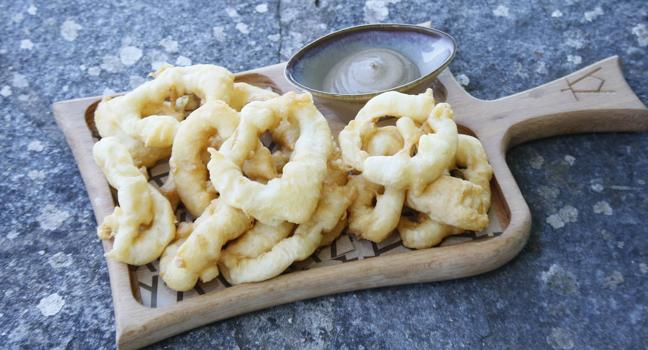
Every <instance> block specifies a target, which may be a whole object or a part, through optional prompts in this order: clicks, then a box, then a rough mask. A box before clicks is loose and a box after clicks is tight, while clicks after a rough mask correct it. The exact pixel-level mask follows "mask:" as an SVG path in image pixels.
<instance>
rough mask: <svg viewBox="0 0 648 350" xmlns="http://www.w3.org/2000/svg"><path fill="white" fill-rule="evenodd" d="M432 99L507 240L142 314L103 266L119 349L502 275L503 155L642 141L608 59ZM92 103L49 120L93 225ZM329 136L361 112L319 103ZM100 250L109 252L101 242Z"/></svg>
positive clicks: (642, 118)
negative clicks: (473, 165) (307, 306)
mask: <svg viewBox="0 0 648 350" xmlns="http://www.w3.org/2000/svg"><path fill="white" fill-rule="evenodd" d="M283 67H284V64H278V65H273V66H269V67H264V68H261V69H257V70H253V71H249V72H244V73H240V74H238V77H237V79H238V80H241V81H247V82H250V83H252V84H260V85H263V86H267V85H271V86H272V87H273V89H275V90H276V91H278V92H286V91H290V90H293V87H292V86H291V85H290V84H289V83H288V82H287V81H286V79H285V78H284V76H283ZM433 86H434V88H435V97H437V99H439V100H447V102H449V103H450V104H452V106H453V109H454V110H455V115H456V119H457V123H458V124H460V125H461V126H462V127H464V128H466V129H468V130H469V131H470V132H471V133H473V134H474V135H476V136H477V137H478V138H479V139H480V140H481V141H482V143H483V144H484V147H485V149H486V152H487V153H488V156H489V160H490V162H491V164H492V166H493V169H494V180H493V189H494V191H493V196H494V198H493V202H494V206H499V207H500V210H501V212H502V213H503V214H502V221H503V226H504V227H505V230H504V232H503V233H502V234H501V235H500V236H497V237H495V238H492V239H488V240H484V241H475V242H469V243H464V244H460V245H453V246H446V247H437V248H431V249H424V250H419V251H412V252H408V253H402V254H396V255H388V256H379V257H374V258H371V259H365V260H361V261H355V262H349V263H345V264H340V265H335V266H328V267H321V268H317V269H313V270H307V271H299V272H293V273H289V274H286V275H281V276H279V277H276V278H274V279H271V280H269V281H265V282H261V283H253V284H243V285H238V286H233V287H230V288H227V289H225V290H222V291H218V292H215V293H211V294H205V295H201V296H199V297H196V298H192V299H187V300H184V301H182V302H181V303H178V304H175V305H172V306H170V307H166V308H160V309H154V308H148V307H145V306H143V305H142V304H140V303H139V302H138V300H137V297H138V290H137V288H136V283H133V281H135V279H134V278H133V276H131V275H130V272H129V269H128V266H126V265H125V264H122V263H119V262H115V261H113V260H107V264H108V273H109V275H110V283H111V289H112V295H113V302H114V305H115V319H116V330H117V345H118V347H119V348H122V349H133V348H138V347H142V346H145V345H147V344H151V343H153V342H156V341H158V340H161V339H164V338H166V337H169V336H172V335H175V334H178V333H181V332H184V331H186V330H189V329H192V328H194V327H198V326H200V325H204V324H206V323H210V322H214V321H217V320H222V319H225V318H228V317H232V316H235V315H239V314H243V313H246V312H250V311H254V310H259V309H262V308H266V307H270V306H273V305H278V304H283V303H288V302H292V301H296V300H301V299H307V298H313V297H317V296H321V295H326V294H332V293H341V292H346V291H352V290H358V289H366V288H375V287H381V286H390V285H397V284H405V283H416V282H430V281H439V280H447V279H453V278H461V277H466V276H472V275H476V274H480V273H483V272H487V271H490V270H493V269H496V268H498V267H499V266H502V265H503V264H505V263H506V262H508V261H509V260H511V259H512V258H513V257H515V256H516V255H517V253H518V252H519V251H520V250H521V249H522V247H523V246H524V244H525V243H526V241H527V238H528V235H529V229H530V224H531V215H530V212H529V208H528V206H527V204H526V202H525V201H524V198H523V197H522V194H521V192H520V190H519V188H518V186H517V184H516V182H515V179H514V178H513V176H512V174H511V171H510V170H509V168H508V166H507V164H506V158H505V156H506V150H507V149H508V148H509V147H511V146H513V145H515V144H518V143H521V142H525V141H528V140H533V139H537V138H542V137H547V136H553V135H560V134H571V133H578V132H605V131H647V130H648V110H647V109H646V107H645V106H644V105H643V104H642V103H641V101H640V100H639V99H638V98H637V97H636V96H635V94H634V93H633V92H632V90H631V89H630V88H629V86H628V85H627V83H626V82H625V79H624V78H623V75H622V72H621V70H620V67H619V61H618V58H617V57H610V58H608V59H606V60H603V61H600V62H597V63H595V64H593V65H591V66H589V67H586V68H583V69H581V70H579V71H578V72H575V73H573V74H570V75H569V76H567V77H564V78H561V79H558V80H556V81H553V82H550V83H548V84H545V85H542V86H540V87H537V88H534V89H531V90H528V91H525V92H521V93H518V94H515V95H512V96H508V97H504V98H501V99H498V100H492V101H484V100H479V99H476V98H474V97H472V96H470V95H469V94H468V93H466V92H465V91H464V90H463V89H462V88H461V86H460V85H459V84H458V83H457V82H456V80H455V79H454V77H453V76H452V73H451V72H450V71H449V70H447V69H446V70H445V71H444V72H443V73H442V74H441V75H440V76H439V78H438V80H437V81H435V83H434V85H433ZM98 100H99V98H98V97H91V98H84V99H77V100H71V101H63V102H58V103H55V104H54V106H53V110H54V115H55V117H56V120H57V123H58V124H59V126H60V128H61V130H63V132H64V134H65V136H66V139H67V141H68V143H69V145H70V148H71V149H72V152H73V154H74V157H75V159H76V162H77V164H78V166H79V169H80V171H81V175H82V177H83V181H84V183H85V185H86V188H87V190H88V194H89V197H90V200H91V203H92V207H93V209H94V212H95V217H96V219H97V221H98V222H101V221H102V220H103V218H104V217H105V216H106V215H108V214H110V212H112V210H113V206H114V204H113V198H112V196H111V192H110V189H109V186H108V183H107V182H106V180H105V179H104V176H103V174H102V173H101V171H100V170H99V168H98V167H97V166H96V165H95V164H94V161H93V159H92V145H93V139H92V134H91V130H90V129H89V127H88V124H87V123H86V121H85V115H86V110H87V109H88V108H89V107H90V106H91V105H92V104H93V103H96V102H97V101H98ZM316 103H317V105H318V107H319V108H320V110H321V111H322V113H323V114H324V115H325V116H326V117H327V118H328V119H329V121H330V124H331V127H332V129H333V131H334V132H337V131H339V130H340V129H341V128H342V127H343V126H344V125H345V124H346V122H347V121H348V120H349V119H351V118H352V117H353V115H354V114H355V112H356V111H357V110H358V109H359V108H360V107H361V106H360V105H353V104H345V105H331V104H330V103H327V102H320V101H317V102H316ZM103 244H104V249H105V250H109V249H110V245H111V244H110V243H109V242H104V243H103Z"/></svg>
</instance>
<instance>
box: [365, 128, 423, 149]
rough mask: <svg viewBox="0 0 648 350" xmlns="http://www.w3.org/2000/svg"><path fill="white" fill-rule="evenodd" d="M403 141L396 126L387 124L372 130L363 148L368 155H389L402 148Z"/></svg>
mask: <svg viewBox="0 0 648 350" xmlns="http://www.w3.org/2000/svg"><path fill="white" fill-rule="evenodd" d="M417 141H418V140H417ZM403 143H404V140H403V137H402V136H401V135H400V133H399V132H398V128H397V127H395V126H393V125H389V126H385V127H382V128H376V129H374V132H373V133H372V134H371V135H369V139H368V141H367V142H366V146H365V148H366V150H367V153H369V154H370V155H374V156H391V155H394V154H396V153H397V152H398V151H399V150H401V149H402V148H403Z"/></svg>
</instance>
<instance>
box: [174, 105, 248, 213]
mask: <svg viewBox="0 0 648 350" xmlns="http://www.w3.org/2000/svg"><path fill="white" fill-rule="evenodd" d="M238 122H239V116H238V113H237V112H236V111H235V110H233V109H232V108H230V107H229V106H228V105H226V104H225V103H224V102H221V101H213V102H207V103H205V104H203V105H202V106H201V107H200V108H198V109H196V110H195V111H194V112H193V113H191V114H190V115H189V117H187V119H186V120H185V121H184V122H183V123H182V124H181V125H180V128H179V129H178V133H177V134H176V141H175V142H174V143H173V148H172V151H171V159H170V160H169V167H170V173H171V174H173V178H174V182H175V184H176V189H177V191H178V195H179V196H180V200H181V201H182V203H183V204H184V206H185V208H187V210H188V211H189V213H191V215H193V216H194V217H199V216H200V215H201V214H202V213H203V211H204V210H205V208H207V206H208V205H209V203H210V202H211V201H212V200H214V199H215V198H216V191H215V190H214V189H213V187H212V185H211V183H210V182H209V174H208V172H207V168H206V167H205V164H204V163H203V161H202V159H201V158H202V154H203V152H205V150H206V149H207V147H209V146H210V140H211V139H212V138H214V137H219V138H220V139H226V138H228V137H230V136H231V135H232V134H233V133H234V130H235V129H236V126H237V125H238Z"/></svg>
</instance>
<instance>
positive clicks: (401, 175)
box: [339, 89, 457, 193]
mask: <svg viewBox="0 0 648 350" xmlns="http://www.w3.org/2000/svg"><path fill="white" fill-rule="evenodd" d="M385 116H394V117H396V118H398V120H397V122H396V127H397V128H398V130H399V132H401V134H402V132H403V130H411V129H412V127H413V126H415V125H414V124H415V123H418V124H419V125H420V124H424V123H426V124H427V126H428V127H429V129H430V130H431V131H434V133H431V134H424V135H422V136H420V138H419V139H418V143H417V144H416V149H415V150H414V149H413V148H410V147H407V146H408V145H407V144H405V145H404V147H403V149H402V150H400V151H399V152H397V153H396V154H393V155H389V156H372V155H370V154H369V153H367V152H366V151H364V150H362V144H363V139H364V138H366V136H368V135H369V134H371V133H372V130H373V129H374V128H375V124H376V122H377V121H378V120H379V119H380V118H382V117H385ZM403 120H405V121H407V122H403ZM416 128H417V129H419V128H418V127H416ZM403 138H406V135H403ZM339 140H340V147H341V148H342V155H343V158H344V161H345V162H347V163H348V164H349V165H351V166H352V167H353V168H354V169H356V170H358V171H361V172H362V174H363V176H365V177H366V178H367V180H369V181H371V182H373V183H377V184H381V185H384V186H388V187H395V188H399V189H411V190H413V191H415V192H417V193H419V192H420V191H422V189H423V188H425V186H426V185H428V184H429V183H431V182H432V181H434V180H435V179H437V178H438V177H439V176H440V175H441V174H443V172H444V171H445V170H446V169H447V168H448V167H449V166H450V164H451V163H452V160H453V159H454V154H455V152H456V148H457V126H456V124H455V123H454V121H453V113H452V109H451V108H450V105H448V104H446V103H440V104H437V105H435V104H434V97H433V95H432V90H430V89H428V90H427V91H426V92H425V93H422V94H419V95H406V94H402V93H399V92H395V91H390V92H386V93H383V94H380V95H378V96H376V97H374V98H372V99H371V100H369V102H367V104H366V105H365V106H364V107H363V108H362V109H361V110H360V111H359V112H358V115H357V116H356V118H355V119H354V120H352V121H351V122H350V123H349V124H348V125H347V126H346V127H345V128H344V130H342V132H340V136H339ZM414 151H415V152H416V154H415V155H414V156H412V153H413V152H414Z"/></svg>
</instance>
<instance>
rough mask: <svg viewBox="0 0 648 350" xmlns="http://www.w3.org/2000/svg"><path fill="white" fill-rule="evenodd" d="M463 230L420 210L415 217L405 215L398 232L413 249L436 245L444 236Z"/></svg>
mask: <svg viewBox="0 0 648 350" xmlns="http://www.w3.org/2000/svg"><path fill="white" fill-rule="evenodd" d="M462 232H464V230H462V229H460V228H457V227H453V226H450V225H444V224H442V223H440V222H438V221H434V220H432V219H430V217H428V216H427V215H425V214H423V213H420V212H417V213H416V218H414V219H410V218H408V217H406V216H403V217H402V218H401V220H400V222H399V223H398V233H399V234H400V237H401V240H402V241H403V245H404V246H406V247H407V248H412V249H424V248H430V247H434V246H435V245H437V244H439V243H441V242H442V241H443V239H444V238H446V237H448V236H451V235H456V234H459V233H462Z"/></svg>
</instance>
